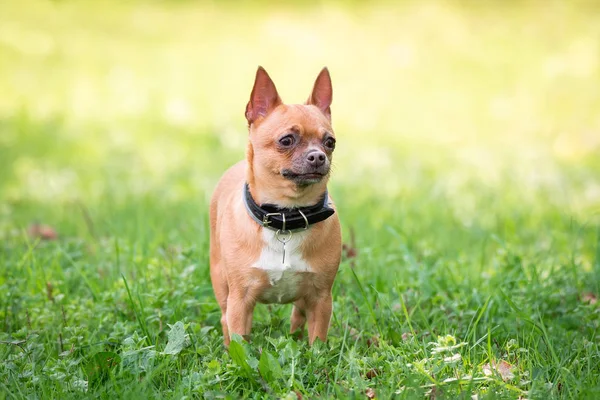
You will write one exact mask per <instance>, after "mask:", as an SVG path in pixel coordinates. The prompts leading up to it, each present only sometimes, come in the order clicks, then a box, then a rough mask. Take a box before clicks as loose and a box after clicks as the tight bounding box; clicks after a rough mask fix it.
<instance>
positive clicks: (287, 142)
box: [279, 135, 296, 147]
mask: <svg viewBox="0 0 600 400" xmlns="http://www.w3.org/2000/svg"><path fill="white" fill-rule="evenodd" d="M295 141H296V140H295V139H294V136H292V135H287V136H284V137H282V138H281V139H279V144H280V145H282V146H283V147H290V146H292V145H293V144H294V142H295Z"/></svg>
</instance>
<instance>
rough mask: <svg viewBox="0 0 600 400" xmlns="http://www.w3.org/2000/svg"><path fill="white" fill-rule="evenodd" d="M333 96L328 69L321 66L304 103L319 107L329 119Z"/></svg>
mask: <svg viewBox="0 0 600 400" xmlns="http://www.w3.org/2000/svg"><path fill="white" fill-rule="evenodd" d="M332 97H333V89H332V88H331V76H329V70H328V69H327V67H325V68H323V69H322V70H321V72H320V73H319V76H317V80H316V81H315V86H314V87H313V91H312V93H311V95H310V97H309V98H308V101H307V102H306V104H312V105H314V106H317V107H319V110H321V111H322V112H323V114H325V115H326V116H327V118H329V119H331V109H330V108H329V106H330V105H331V100H332Z"/></svg>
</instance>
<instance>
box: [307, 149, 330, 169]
mask: <svg viewBox="0 0 600 400" xmlns="http://www.w3.org/2000/svg"><path fill="white" fill-rule="evenodd" d="M326 159H327V156H326V155H325V153H323V152H322V151H321V150H313V151H311V152H310V153H308V154H307V155H306V161H308V164H309V165H310V166H311V167H315V168H319V167H320V166H321V165H323V164H325V160H326Z"/></svg>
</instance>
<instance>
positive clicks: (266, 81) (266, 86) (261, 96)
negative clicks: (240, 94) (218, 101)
mask: <svg viewBox="0 0 600 400" xmlns="http://www.w3.org/2000/svg"><path fill="white" fill-rule="evenodd" d="M280 104H281V99H280V98H279V94H277V89H276V88H275V84H274V83H273V81H272V80H271V78H270V77H269V74H267V71H265V69H264V68H263V67H260V66H259V67H258V70H257V71H256V78H255V79H254V87H253V88H252V93H251V94H250V101H249V102H248V105H247V106H246V119H247V120H248V125H251V124H252V123H253V122H254V121H256V120H257V119H258V118H260V117H265V116H266V115H267V114H268V113H269V112H270V111H271V110H273V109H274V108H275V107H277V106H278V105H280Z"/></svg>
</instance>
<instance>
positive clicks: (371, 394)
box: [365, 388, 375, 399]
mask: <svg viewBox="0 0 600 400" xmlns="http://www.w3.org/2000/svg"><path fill="white" fill-rule="evenodd" d="M365 394H366V395H367V397H368V398H369V399H374V398H375V389H373V388H368V389H367V390H366V392H365Z"/></svg>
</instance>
